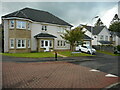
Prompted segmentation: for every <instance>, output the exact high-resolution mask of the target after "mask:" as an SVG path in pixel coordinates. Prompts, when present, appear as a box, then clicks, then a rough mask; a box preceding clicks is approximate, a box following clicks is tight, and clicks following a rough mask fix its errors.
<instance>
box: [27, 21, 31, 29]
mask: <svg viewBox="0 0 120 90" xmlns="http://www.w3.org/2000/svg"><path fill="white" fill-rule="evenodd" d="M27 28H28V30H31V23H30V22H28V23H27Z"/></svg>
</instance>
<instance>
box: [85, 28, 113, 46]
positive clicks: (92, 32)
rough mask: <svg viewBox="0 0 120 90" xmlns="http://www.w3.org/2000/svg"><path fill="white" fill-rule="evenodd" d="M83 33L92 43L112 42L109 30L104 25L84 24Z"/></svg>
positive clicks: (104, 43)
mask: <svg viewBox="0 0 120 90" xmlns="http://www.w3.org/2000/svg"><path fill="white" fill-rule="evenodd" d="M84 31H86V32H85V35H87V36H89V37H91V38H92V45H109V44H112V43H111V41H110V36H111V34H110V31H109V30H108V29H107V27H106V26H95V27H91V26H86V27H85V28H84Z"/></svg>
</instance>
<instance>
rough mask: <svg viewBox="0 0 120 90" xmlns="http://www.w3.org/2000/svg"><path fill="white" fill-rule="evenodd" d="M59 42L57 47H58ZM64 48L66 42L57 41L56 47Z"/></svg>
mask: <svg viewBox="0 0 120 90" xmlns="http://www.w3.org/2000/svg"><path fill="white" fill-rule="evenodd" d="M58 42H59V45H58ZM65 46H66V41H64V40H57V47H65Z"/></svg>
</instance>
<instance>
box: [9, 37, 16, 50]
mask: <svg viewBox="0 0 120 90" xmlns="http://www.w3.org/2000/svg"><path fill="white" fill-rule="evenodd" d="M11 40H13V46H11V44H12V43H11ZM9 41H10V48H14V47H15V39H14V38H10V40H9Z"/></svg>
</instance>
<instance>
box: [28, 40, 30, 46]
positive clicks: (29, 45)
mask: <svg viewBox="0 0 120 90" xmlns="http://www.w3.org/2000/svg"><path fill="white" fill-rule="evenodd" d="M28 48H30V39H28Z"/></svg>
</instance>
